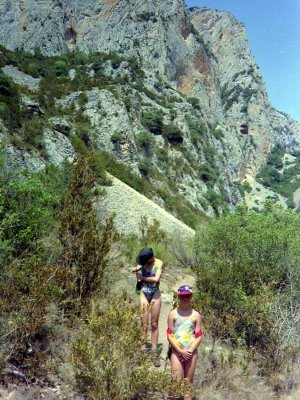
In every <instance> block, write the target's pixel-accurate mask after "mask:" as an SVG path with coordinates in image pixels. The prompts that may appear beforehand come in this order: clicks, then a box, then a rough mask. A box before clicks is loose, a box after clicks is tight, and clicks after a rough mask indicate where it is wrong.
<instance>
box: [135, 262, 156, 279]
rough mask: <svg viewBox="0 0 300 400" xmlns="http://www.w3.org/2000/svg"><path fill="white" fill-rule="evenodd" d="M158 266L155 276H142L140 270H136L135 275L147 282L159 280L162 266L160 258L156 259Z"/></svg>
mask: <svg viewBox="0 0 300 400" xmlns="http://www.w3.org/2000/svg"><path fill="white" fill-rule="evenodd" d="M156 261H157V264H158V267H157V270H156V271H155V276H149V277H144V276H143V275H142V274H141V273H140V272H137V274H136V275H137V277H138V279H140V280H142V281H144V282H149V283H157V282H159V280H160V278H161V274H162V267H163V262H162V261H161V260H156Z"/></svg>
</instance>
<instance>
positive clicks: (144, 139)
mask: <svg viewBox="0 0 300 400" xmlns="http://www.w3.org/2000/svg"><path fill="white" fill-rule="evenodd" d="M135 139H136V144H137V146H138V148H140V149H147V150H149V149H151V148H152V147H153V146H154V144H155V139H154V137H153V135H150V134H149V133H148V132H141V133H139V134H138V135H137V136H136V137H135Z"/></svg>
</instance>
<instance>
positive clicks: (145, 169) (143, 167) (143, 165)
mask: <svg viewBox="0 0 300 400" xmlns="http://www.w3.org/2000/svg"><path fill="white" fill-rule="evenodd" d="M138 168H139V170H140V172H141V174H142V175H143V176H145V177H147V176H148V175H149V174H150V173H151V170H152V164H151V162H150V161H149V160H147V159H146V158H142V159H141V160H140V161H139V163H138Z"/></svg>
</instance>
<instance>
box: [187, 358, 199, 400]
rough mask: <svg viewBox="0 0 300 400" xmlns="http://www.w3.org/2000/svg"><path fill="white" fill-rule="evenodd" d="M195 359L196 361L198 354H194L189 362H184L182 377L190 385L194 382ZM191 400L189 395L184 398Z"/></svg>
mask: <svg viewBox="0 0 300 400" xmlns="http://www.w3.org/2000/svg"><path fill="white" fill-rule="evenodd" d="M197 359H198V354H197V352H196V353H194V354H193V355H192V358H191V359H190V360H189V361H187V362H185V364H184V377H185V379H186V380H187V382H188V383H189V384H190V385H192V384H193V381H194V374H195V370H196V364H197ZM191 399H192V398H191V396H189V395H186V396H184V400H191Z"/></svg>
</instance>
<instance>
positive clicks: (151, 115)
mask: <svg viewBox="0 0 300 400" xmlns="http://www.w3.org/2000/svg"><path fill="white" fill-rule="evenodd" d="M141 123H142V124H143V125H144V127H145V128H147V129H148V130H149V131H150V132H151V133H153V134H154V135H161V134H162V129H163V117H162V114H161V113H160V112H158V111H156V110H152V111H144V112H143V113H142V117H141Z"/></svg>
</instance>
